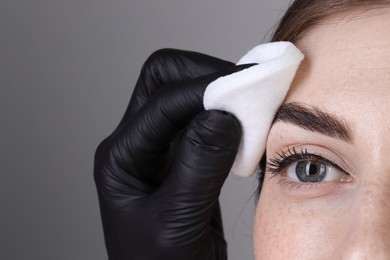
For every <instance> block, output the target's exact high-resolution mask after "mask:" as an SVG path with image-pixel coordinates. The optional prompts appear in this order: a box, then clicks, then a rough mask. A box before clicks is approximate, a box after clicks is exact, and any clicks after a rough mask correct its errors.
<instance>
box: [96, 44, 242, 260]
mask: <svg viewBox="0 0 390 260" xmlns="http://www.w3.org/2000/svg"><path fill="white" fill-rule="evenodd" d="M248 66H249V65H242V66H235V65H234V64H233V63H231V62H227V61H224V60H220V59H217V58H214V57H211V56H207V55H204V54H200V53H195V52H188V51H180V50H172V49H164V50H160V51H157V52H155V53H154V54H152V55H151V56H150V57H149V59H148V60H147V61H146V63H145V64H144V66H143V68H142V71H141V75H140V77H139V79H138V82H137V85H136V87H135V90H134V93H133V96H132V98H131V100H130V103H129V106H128V108H127V110H126V112H125V115H124V117H123V118H122V120H121V122H120V123H119V125H118V127H117V128H116V129H115V131H114V132H113V133H112V134H111V135H110V136H108V137H107V138H105V139H104V140H103V141H102V142H101V143H100V144H99V146H98V148H97V150H96V153H95V165H94V179H95V183H96V187H97V191H98V195H99V203H100V210H101V217H102V222H103V230H104V236H105V243H106V247H107V252H108V256H109V259H111V260H122V259H123V260H125V259H126V260H129V259H132V260H137V259H169V260H175V259H178V260H179V259H180V260H191V259H196V260H199V259H226V258H227V253H226V242H225V240H224V235H223V229H222V221H221V214H220V208H219V204H218V197H219V194H220V190H221V187H222V185H223V183H224V181H225V179H226V177H227V175H228V173H229V170H230V168H231V166H232V164H233V161H234V159H235V156H236V153H237V150H238V146H239V142H240V135H241V130H240V125H239V123H238V121H237V120H236V119H235V118H234V117H233V116H232V115H231V114H228V113H226V112H222V111H216V110H213V111H203V103H202V102H203V93H204V90H205V88H206V87H207V85H208V84H209V83H210V82H212V81H213V80H215V79H217V78H218V77H221V76H223V75H227V74H230V73H234V72H236V71H238V70H241V69H243V68H246V67H248Z"/></svg>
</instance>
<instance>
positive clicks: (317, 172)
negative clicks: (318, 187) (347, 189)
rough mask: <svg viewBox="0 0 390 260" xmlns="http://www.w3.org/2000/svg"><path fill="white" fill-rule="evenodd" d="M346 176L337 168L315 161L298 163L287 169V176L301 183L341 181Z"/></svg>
mask: <svg viewBox="0 0 390 260" xmlns="http://www.w3.org/2000/svg"><path fill="white" fill-rule="evenodd" d="M344 175H345V174H344V173H342V172H340V171H339V170H337V169H336V168H335V167H333V166H330V165H327V164H325V163H322V162H320V161H315V160H304V161H296V162H294V163H292V164H291V165H290V166H288V167H287V168H286V176H288V177H289V178H291V179H293V180H297V181H300V182H322V181H334V180H341V179H342V178H343V176H344Z"/></svg>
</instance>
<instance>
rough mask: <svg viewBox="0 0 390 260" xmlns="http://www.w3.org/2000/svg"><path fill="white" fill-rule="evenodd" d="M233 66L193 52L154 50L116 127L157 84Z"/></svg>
mask: <svg viewBox="0 0 390 260" xmlns="http://www.w3.org/2000/svg"><path fill="white" fill-rule="evenodd" d="M234 66H235V64H234V63H232V62H229V61H225V60H222V59H218V58H215V57H212V56H209V55H206V54H202V53H198V52H193V51H184V50H176V49H161V50H158V51H156V52H154V53H153V54H151V55H150V56H149V58H148V59H147V60H146V62H145V63H144V65H143V66H142V69H141V74H140V76H139V78H138V81H137V84H136V86H135V89H134V92H133V94H132V97H131V100H130V103H129V105H128V107H127V110H126V112H125V114H124V116H123V118H122V120H121V122H120V123H119V126H121V125H122V124H123V123H124V122H126V121H128V120H129V119H130V118H131V117H132V116H133V115H134V114H135V113H136V112H137V111H138V110H139V109H140V108H141V107H142V106H143V105H144V104H145V103H146V102H147V101H148V100H149V99H150V97H152V96H153V95H154V93H155V92H156V91H157V90H158V89H160V88H161V87H164V86H166V85H171V84H172V83H174V82H178V81H185V80H188V79H194V78H198V77H201V76H204V75H208V74H211V73H214V72H217V71H219V70H225V69H228V68H232V67H234Z"/></svg>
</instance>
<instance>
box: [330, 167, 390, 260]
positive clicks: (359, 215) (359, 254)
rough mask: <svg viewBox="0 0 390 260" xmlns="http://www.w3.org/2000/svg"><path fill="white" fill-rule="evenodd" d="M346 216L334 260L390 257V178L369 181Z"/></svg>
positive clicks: (359, 192)
mask: <svg viewBox="0 0 390 260" xmlns="http://www.w3.org/2000/svg"><path fill="white" fill-rule="evenodd" d="M389 175H390V172H389ZM387 179H390V178H387ZM343 218H344V222H343V223H344V228H343V232H340V237H339V241H340V244H339V247H338V248H337V250H336V252H335V253H336V255H335V258H333V259H353V260H355V259H356V260H360V259H379V260H381V259H384V260H385V259H386V260H388V259H390V181H389V180H380V179H377V180H376V181H372V182H369V183H367V182H366V185H365V186H363V187H361V189H359V190H358V192H357V194H356V196H355V200H354V202H353V203H352V205H351V207H350V208H349V209H348V212H346V214H345V216H344V217H343Z"/></svg>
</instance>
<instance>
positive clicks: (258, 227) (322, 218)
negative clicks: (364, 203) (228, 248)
mask: <svg viewBox="0 0 390 260" xmlns="http://www.w3.org/2000/svg"><path fill="white" fill-rule="evenodd" d="M274 193H275V192H274ZM328 213H329V212H328ZM340 228H341V223H340V222H339V220H338V214H323V212H322V213H321V212H320V211H318V210H313V209H312V208H304V207H301V206H299V205H296V204H292V203H287V202H286V201H283V199H281V198H278V195H277V194H273V193H272V191H270V189H268V187H267V184H266V181H265V182H264V186H263V190H262V194H261V196H260V199H259V204H258V207H257V210H256V217H255V222H254V250H255V259H256V260H260V259H292V260H293V259H327V257H326V256H328V257H329V254H330V253H331V252H333V250H334V249H335V247H337V244H338V243H339V242H340V241H338V239H337V236H336V234H337V233H338V232H337V230H340Z"/></svg>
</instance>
